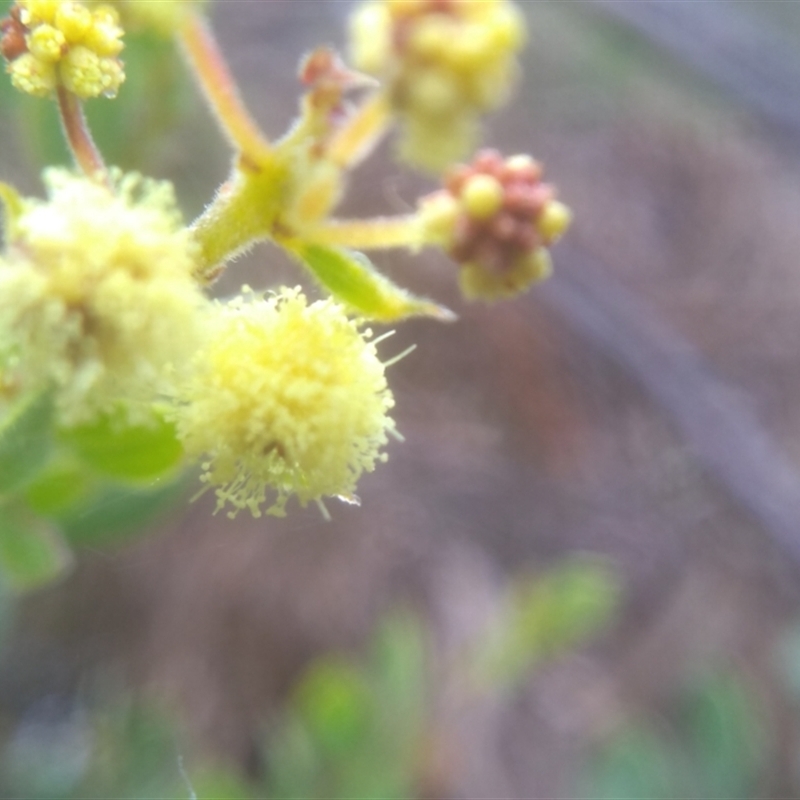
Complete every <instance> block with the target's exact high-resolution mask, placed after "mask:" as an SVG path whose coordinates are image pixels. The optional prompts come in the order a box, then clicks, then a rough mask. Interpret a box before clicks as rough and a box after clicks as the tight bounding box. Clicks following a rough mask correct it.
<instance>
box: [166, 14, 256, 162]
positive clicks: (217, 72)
mask: <svg viewBox="0 0 800 800" xmlns="http://www.w3.org/2000/svg"><path fill="white" fill-rule="evenodd" d="M179 39H180V43H181V45H182V46H183V52H184V54H185V56H186V59H187V61H188V62H189V66H190V67H191V69H192V72H193V73H194V75H195V78H196V79H197V81H198V83H199V84H200V88H201V89H202V91H203V94H204V95H205V97H206V100H207V101H208V103H209V105H210V106H211V108H212V110H213V111H214V115H215V116H216V118H217V121H218V123H219V125H220V128H221V129H222V132H223V133H224V134H225V136H226V137H227V138H228V140H229V141H230V143H231V144H232V145H233V146H234V148H235V149H237V150H239V151H240V152H241V153H242V155H243V156H244V157H245V158H246V159H247V160H249V161H251V162H253V163H256V164H258V163H260V162H261V161H263V160H264V159H266V158H268V157H269V155H270V154H271V153H272V146H271V145H270V143H269V140H268V139H267V138H266V137H265V136H264V135H263V133H262V132H261V129H260V128H259V127H258V125H257V124H256V122H255V121H254V120H253V118H252V117H251V116H250V112H249V111H248V110H247V108H246V107H245V105H244V103H243V102H242V98H241V97H240V95H239V90H238V87H237V85H236V81H235V80H234V78H233V75H232V74H231V71H230V68H229V67H228V64H227V62H226V61H225V57H224V56H223V54H222V51H221V50H220V48H219V45H218V44H217V40H216V38H215V37H214V34H213V32H212V30H211V28H210V27H209V25H208V24H207V23H206V21H205V19H204V18H203V17H202V16H201V15H200V14H198V13H194V12H189V13H187V14H186V18H185V22H184V23H183V25H182V26H181V29H180V33H179Z"/></svg>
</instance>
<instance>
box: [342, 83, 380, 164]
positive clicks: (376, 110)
mask: <svg viewBox="0 0 800 800" xmlns="http://www.w3.org/2000/svg"><path fill="white" fill-rule="evenodd" d="M390 121H391V110H390V107H389V102H388V100H387V98H386V96H385V94H384V93H383V92H376V93H375V94H373V95H372V96H371V97H369V98H368V99H367V100H366V101H365V102H364V103H363V104H362V105H361V106H359V108H358V109H357V110H356V111H355V112H354V113H353V115H352V116H351V117H350V118H349V119H348V120H347V121H346V122H345V123H344V124H343V126H342V127H341V128H340V129H339V130H338V131H337V132H336V134H335V136H334V137H333V140H332V141H331V143H330V145H329V149H328V158H329V159H330V160H331V161H333V162H334V164H338V165H339V166H340V167H353V166H355V165H356V164H358V163H359V162H360V161H362V160H363V159H364V158H366V157H367V156H368V155H369V154H370V153H371V152H372V150H373V149H374V148H375V146H376V145H377V144H378V142H380V140H381V139H382V138H383V136H384V135H385V134H386V132H387V131H388V130H389V123H390Z"/></svg>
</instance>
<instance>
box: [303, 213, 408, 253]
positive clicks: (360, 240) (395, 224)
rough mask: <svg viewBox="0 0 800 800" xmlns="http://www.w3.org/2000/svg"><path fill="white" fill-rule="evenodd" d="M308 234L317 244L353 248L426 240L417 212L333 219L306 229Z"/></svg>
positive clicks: (385, 247) (387, 246)
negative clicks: (396, 215)
mask: <svg viewBox="0 0 800 800" xmlns="http://www.w3.org/2000/svg"><path fill="white" fill-rule="evenodd" d="M305 238H306V239H307V240H308V241H313V242H314V243H316V244H325V245H331V246H333V247H350V248H353V249H354V250H383V249H388V248H391V247H410V248H412V249H417V248H419V247H421V246H422V245H423V244H424V241H423V238H422V231H421V228H420V223H419V217H418V216H417V215H416V214H408V215H405V216H400V217H372V218H371V219H331V220H327V221H326V222H323V223H321V224H320V225H317V226H315V227H314V228H312V229H311V230H309V231H306V232H305Z"/></svg>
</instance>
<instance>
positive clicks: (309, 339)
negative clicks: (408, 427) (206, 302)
mask: <svg viewBox="0 0 800 800" xmlns="http://www.w3.org/2000/svg"><path fill="white" fill-rule="evenodd" d="M215 317H216V319H215V320H214V321H212V322H211V323H210V324H209V334H210V343H209V344H208V346H207V347H205V348H203V349H201V351H200V352H199V353H198V356H197V358H196V359H195V362H194V369H195V372H194V374H193V377H192V378H191V379H190V381H189V382H188V383H187V384H186V385H185V386H184V388H183V390H182V392H181V393H180V394H179V395H178V397H177V398H176V400H177V403H176V405H175V412H174V414H175V421H176V423H177V428H178V434H179V436H180V438H181V439H182V441H183V444H184V447H185V449H186V451H187V453H188V454H189V455H191V456H195V457H203V456H205V457H206V458H207V461H206V463H204V464H203V468H204V470H205V471H204V474H203V480H204V481H205V482H206V483H208V484H209V485H210V486H214V487H216V494H217V498H218V509H219V508H222V507H224V506H225V505H226V504H228V503H229V504H230V505H231V506H232V507H233V511H232V512H231V514H230V516H233V515H235V514H236V512H237V511H238V510H240V509H244V508H248V509H249V510H250V511H251V512H252V514H253V515H254V516H256V517H257V516H260V515H261V506H262V505H263V504H264V502H265V500H266V492H267V487H271V489H272V490H274V491H275V492H276V493H277V498H276V499H275V501H274V503H273V504H272V505H271V506H270V507H269V509H268V511H267V513H270V514H274V515H278V516H283V515H284V513H285V506H286V502H287V499H288V497H289V495H290V494H292V493H294V494H296V495H297V497H298V499H299V500H300V503H301V504H302V505H305V504H306V503H308V502H309V501H310V500H313V501H317V502H321V501H322V498H323V497H324V496H339V497H341V498H343V499H345V500H349V501H350V502H353V501H355V499H356V498H355V496H354V495H353V492H354V490H355V486H356V482H357V480H358V478H359V477H360V475H361V474H362V473H363V472H370V471H372V469H373V468H374V466H375V463H376V462H377V461H383V460H385V458H386V456H385V455H382V454H381V449H382V447H383V445H384V444H385V443H386V440H387V433H390V432H392V431H393V430H394V423H393V421H392V420H391V418H390V417H389V416H388V411H389V410H390V409H391V408H392V406H393V405H394V401H393V398H392V394H391V392H390V391H389V389H388V387H387V384H386V378H385V375H384V365H383V364H382V363H381V361H380V360H379V359H378V356H377V352H376V349H375V345H374V344H373V343H370V342H369V341H368V338H369V335H370V332H369V331H361V330H360V329H359V325H358V323H357V322H355V321H353V320H351V319H348V317H347V316H346V315H345V313H344V311H343V310H342V308H341V306H339V305H338V304H336V303H335V302H333V301H332V300H323V301H317V302H314V303H310V304H309V303H308V302H307V300H306V298H305V297H304V296H303V294H301V293H300V290H299V289H293V290H288V289H284V290H283V291H282V292H281V293H279V294H277V295H273V296H269V297H266V298H261V297H257V296H255V295H254V294H253V293H252V292H248V290H247V289H245V291H244V295H243V296H242V297H239V298H237V299H235V300H232V301H230V302H229V303H227V304H218V305H217V306H216V314H215Z"/></svg>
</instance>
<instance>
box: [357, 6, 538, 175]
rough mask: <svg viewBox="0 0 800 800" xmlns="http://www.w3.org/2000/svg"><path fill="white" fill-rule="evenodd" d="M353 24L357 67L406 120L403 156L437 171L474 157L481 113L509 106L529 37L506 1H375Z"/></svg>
mask: <svg viewBox="0 0 800 800" xmlns="http://www.w3.org/2000/svg"><path fill="white" fill-rule="evenodd" d="M350 23H351V24H350V54H351V58H352V60H353V64H354V66H355V67H356V68H357V69H360V70H363V71H364V72H366V73H368V74H371V75H375V76H376V77H378V78H380V79H381V80H382V81H384V82H385V83H386V90H387V92H388V93H389V97H390V99H391V103H392V105H393V107H394V108H395V110H396V111H397V113H398V114H399V115H400V117H401V121H402V131H401V140H400V153H401V155H402V156H403V157H404V158H405V159H406V160H408V161H410V162H411V163H414V164H416V165H418V166H421V167H423V168H426V169H430V170H432V171H434V172H437V171H440V170H441V169H442V168H444V167H446V166H447V165H448V164H451V163H453V162H454V161H455V160H457V159H459V158H462V157H463V156H464V155H465V154H466V153H467V152H469V150H471V149H472V146H473V144H474V141H475V137H476V134H477V127H478V119H479V115H480V114H481V113H483V112H485V111H488V110H490V109H492V108H496V107H497V106H499V105H502V104H503V103H504V102H505V100H506V98H507V97H508V93H509V90H510V88H511V86H512V84H513V81H514V77H515V74H516V62H515V56H516V53H517V51H518V50H519V49H520V48H521V46H522V44H523V41H524V38H525V25H524V22H523V19H522V17H521V15H520V14H519V12H518V11H517V9H516V8H515V7H514V6H513V5H512V4H511V3H510V2H509V1H508V0H370V1H369V2H367V3H364V4H363V5H361V6H360V7H359V8H358V9H357V10H356V11H355V12H354V14H353V16H352V17H351V20H350Z"/></svg>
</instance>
